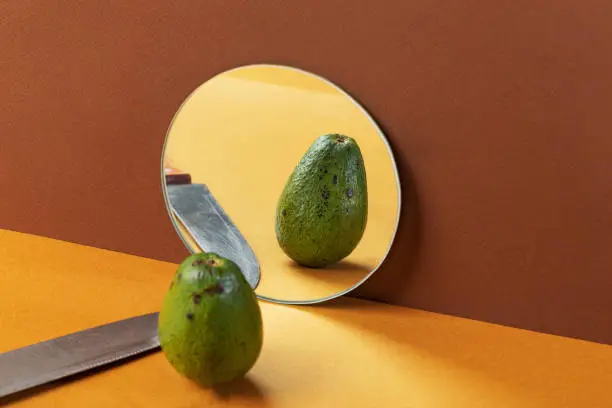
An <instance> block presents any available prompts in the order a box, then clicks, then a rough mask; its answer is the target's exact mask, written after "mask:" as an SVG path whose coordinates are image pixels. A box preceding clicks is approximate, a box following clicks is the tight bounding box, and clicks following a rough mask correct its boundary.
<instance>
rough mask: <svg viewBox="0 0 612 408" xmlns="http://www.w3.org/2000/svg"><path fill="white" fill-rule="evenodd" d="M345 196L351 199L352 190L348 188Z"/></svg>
mask: <svg viewBox="0 0 612 408" xmlns="http://www.w3.org/2000/svg"><path fill="white" fill-rule="evenodd" d="M346 196H347V197H348V198H351V197H352V196H353V189H352V188H349V189H348V190H347V191H346Z"/></svg>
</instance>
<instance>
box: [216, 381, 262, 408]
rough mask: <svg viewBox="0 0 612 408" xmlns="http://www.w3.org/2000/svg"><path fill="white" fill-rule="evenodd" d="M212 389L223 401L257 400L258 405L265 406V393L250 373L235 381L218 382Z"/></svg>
mask: <svg viewBox="0 0 612 408" xmlns="http://www.w3.org/2000/svg"><path fill="white" fill-rule="evenodd" d="M212 391H213V393H214V395H215V396H216V397H217V398H218V399H220V400H223V401H227V402H229V401H233V402H237V401H235V400H238V401H242V402H246V401H250V402H257V404H258V406H265V399H266V396H265V393H264V392H263V390H262V389H261V387H260V386H259V385H258V384H257V382H255V380H253V379H252V378H250V377H249V375H248V374H247V375H246V376H245V377H241V378H238V379H236V380H234V381H230V382H227V383H223V384H217V385H215V386H214V387H213V388H212Z"/></svg>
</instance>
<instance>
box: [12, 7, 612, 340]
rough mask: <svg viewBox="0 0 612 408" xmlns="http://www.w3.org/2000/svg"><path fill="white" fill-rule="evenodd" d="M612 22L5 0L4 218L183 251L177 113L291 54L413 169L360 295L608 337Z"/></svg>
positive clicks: (590, 12) (448, 10)
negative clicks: (177, 230) (191, 100)
mask: <svg viewBox="0 0 612 408" xmlns="http://www.w3.org/2000/svg"><path fill="white" fill-rule="evenodd" d="M120 3H123V4H120ZM177 3H178V4H177ZM358 3H362V4H361V5H359V6H357V4H358ZM610 21H612V4H611V3H609V2H605V1H595V0H581V1H578V0H565V1H555V2H550V1H546V2H545V1H539V2H533V1H509V0H508V1H505V0H504V1H495V2H489V1H484V0H467V1H461V2H456V1H440V2H432V1H424V0H413V1H403V0H402V1H386V2H354V1H337V0H310V1H305V2H293V1H280V0H278V1H269V0H268V1H258V2H244V1H192V2H168V1H165V0H146V1H136V0H133V1H130V2H107V1H88V2H80V4H79V5H77V3H76V2H73V1H69V0H62V1H60V0H56V1H53V2H43V1H38V2H35V1H28V0H21V1H3V2H0V50H1V52H0V90H1V91H0V92H1V93H0V141H1V145H0V163H1V164H0V166H1V167H0V169H1V171H0V194H1V196H0V197H1V198H0V227H2V228H9V229H14V230H18V231H24V232H30V233H35V234H41V235H45V236H50V237H55V238H60V239H64V240H69V241H75V242H80V243H84V244H87V245H93V246H98V247H102V248H109V249H113V250H119V251H124V252H128V253H132V254H137V255H142V256H147V257H153V258H158V259H163V260H170V261H177V262H178V261H180V259H181V258H182V257H183V256H184V255H185V254H186V252H185V250H184V249H183V248H182V246H181V242H180V241H179V239H178V238H177V237H176V236H175V234H174V231H173V229H172V227H171V225H170V222H169V220H168V217H167V215H166V212H165V208H164V205H163V200H162V195H161V191H160V184H159V181H160V176H159V161H160V153H161V148H162V143H163V138H164V135H165V131H166V129H167V127H168V124H169V122H170V120H171V118H172V115H173V114H174V112H175V110H176V109H177V107H178V105H179V104H180V103H181V102H182V100H183V99H184V98H185V97H186V96H187V94H188V93H189V92H191V90H192V89H194V88H195V87H196V86H197V85H199V84H200V83H201V82H203V81H205V80H206V79H207V78H209V77H210V76H212V75H214V74H215V73H217V72H219V71H222V70H225V69H228V68H231V67H234V66H236V65H240V64H249V63H256V62H277V63H282V64H290V65H296V66H298V67H301V68H304V69H307V70H311V71H313V72H315V73H318V74H321V75H323V76H326V77H328V78H329V79H331V80H332V81H335V82H337V83H338V84H339V85H340V86H342V87H344V88H345V89H347V90H348V91H349V92H350V93H352V94H354V95H355V96H356V97H357V98H358V99H360V100H361V101H362V102H363V103H364V104H365V106H366V107H367V108H368V109H369V110H370V111H371V112H372V114H373V115H374V116H376V117H377V119H378V120H379V122H380V123H381V124H382V126H383V127H384V128H385V129H386V132H387V133H388V137H389V139H390V141H391V143H392V144H393V146H394V148H395V150H396V153H397V156H398V160H399V161H400V166H401V176H402V181H403V182H404V183H406V185H408V184H411V183H412V182H413V184H412V185H413V186H414V187H415V188H414V189H413V188H408V187H406V190H408V193H407V195H406V197H405V200H406V201H407V202H410V201H412V200H411V197H417V200H416V203H418V206H417V207H413V206H408V207H406V208H405V209H404V212H405V214H406V215H407V216H405V217H404V218H403V220H402V222H401V226H400V233H399V236H398V239H397V241H396V246H395V248H394V250H393V252H392V254H391V257H390V259H389V260H388V262H387V263H386V265H385V266H384V268H383V269H382V270H381V271H380V272H379V274H377V275H376V276H375V277H374V278H373V279H372V281H371V282H369V283H368V284H367V285H366V286H365V287H364V288H363V289H362V290H360V295H361V296H364V297H369V298H374V299H379V300H384V301H389V302H394V303H399V304H404V305H409V306H414V307H418V308H424V309H428V310H433V311H438V312H444V313H451V314H456V315H461V316H468V317H472V318H476V319H481V320H488V321H493V322H497V323H501V324H507V325H513V326H519V327H523V328H528V329H534V330H539V331H544V332H551V333H558V334H563V335H567V336H575V337H581V338H585V339H590V340H596V341H601V342H607V343H612V325H611V319H610V310H612V296H610V293H611V292H612V274H611V273H610V271H611V269H612V251H611V250H610V244H611V243H612V242H611V239H610V237H611V232H610V231H612V229H611V228H612V217H611V215H612V214H611V210H610V208H611V206H610V200H611V199H612V184H611V183H610V172H611V170H612V160H611V156H612V115H611V114H610V108H611V106H612V24H610ZM410 191H416V195H414V196H411V194H410ZM412 208H418V216H416V217H415V216H412V215H410V214H415V213H414V212H413V211H412V210H411V209H412ZM411 254H412V255H414V256H411Z"/></svg>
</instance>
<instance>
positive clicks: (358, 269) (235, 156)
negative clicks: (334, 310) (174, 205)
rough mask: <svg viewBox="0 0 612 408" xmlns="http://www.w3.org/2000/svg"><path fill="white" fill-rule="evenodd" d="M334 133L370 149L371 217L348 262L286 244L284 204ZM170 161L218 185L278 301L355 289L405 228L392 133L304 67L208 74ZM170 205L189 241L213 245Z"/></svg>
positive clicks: (177, 124)
mask: <svg viewBox="0 0 612 408" xmlns="http://www.w3.org/2000/svg"><path fill="white" fill-rule="evenodd" d="M330 133H340V134H344V135H347V136H349V137H351V138H353V139H355V140H356V141H357V143H358V145H359V147H360V149H361V153H362V155H363V160H364V164H365V170H366V175H367V192H368V217H367V224H366V228H365V231H364V234H363V236H362V238H361V240H360V241H359V243H358V245H357V246H356V247H355V249H354V250H353V252H352V253H350V255H348V256H347V257H346V258H344V259H343V260H342V261H340V262H338V263H336V264H333V265H329V266H327V267H324V268H307V267H302V266H299V265H298V264H296V263H295V262H293V261H292V260H291V259H289V258H288V256H287V255H286V254H285V253H284V252H283V251H282V250H281V248H280V246H279V244H278V241H277V239H276V235H275V216H276V208H277V203H278V200H279V197H280V194H281V192H282V190H283V188H284V186H285V183H286V182H287V179H288V177H289V176H290V175H291V173H292V171H293V170H294V168H295V166H296V165H297V164H298V162H299V161H300V159H301V158H302V156H303V155H304V154H305V153H306V151H307V150H308V148H309V147H310V146H311V145H312V144H313V142H314V141H315V140H316V139H317V138H318V137H319V136H321V135H324V134H330ZM162 164H163V168H164V169H169V168H172V169H176V170H178V171H180V172H185V173H188V174H189V175H190V177H191V182H192V183H202V184H205V185H206V186H207V187H208V188H209V189H210V191H211V193H212V194H213V195H214V197H215V199H216V200H217V201H218V203H219V204H220V205H221V207H222V208H223V209H224V210H225V212H226V213H227V214H228V215H229V217H230V218H231V220H232V221H233V222H234V224H235V225H236V227H237V228H238V229H239V231H240V232H241V233H242V234H243V235H244V237H245V238H246V240H247V241H248V244H249V245H250V246H251V248H252V249H253V251H254V253H255V256H256V258H257V260H258V261H259V265H260V273H261V276H260V280H259V283H258V285H257V287H256V293H257V295H258V296H260V297H262V298H265V299H268V300H272V301H279V302H287V303H313V302H318V301H322V300H326V299H330V298H333V297H336V296H338V295H341V294H344V293H347V292H348V291H350V290H352V289H354V288H355V287H356V286H358V285H359V284H360V283H362V282H363V281H364V280H365V279H366V278H367V277H368V276H369V275H370V274H371V273H373V272H374V271H375V270H376V269H377V268H378V267H379V266H380V264H381V263H382V262H383V260H384V258H385V257H386V256H387V253H388V250H389V248H390V246H391V244H392V241H393V238H394V236H395V231H396V228H397V222H398V218H399V213H400V187H399V182H398V178H397V170H396V166H395V162H394V159H393V156H392V153H391V151H390V148H389V146H388V144H387V142H386V140H385V138H384V135H383V134H382V132H381V131H380V129H379V128H378V127H377V126H376V124H375V123H374V122H373V120H372V119H371V117H370V116H369V115H368V114H367V113H366V112H365V110H364V109H363V108H362V107H361V106H360V105H359V104H358V103H357V102H355V101H354V100H353V99H352V98H351V97H349V96H348V95H347V94H346V93H345V92H344V91H342V90H341V89H340V88H338V87H337V86H336V85H334V84H332V83H330V82H329V81H327V80H325V79H323V78H321V77H319V76H317V75H313V74H310V73H307V72H305V71H302V70H299V69H295V68H291V67H284V66H277V65H249V66H244V67H239V68H236V69H233V70H230V71H227V72H224V73H221V74H219V75H217V76H215V77H213V78H212V79H210V80H208V81H207V82H205V83H204V84H203V85H201V86H200V87H198V88H197V89H196V90H195V91H194V92H193V93H192V94H191V95H190V96H189V97H188V98H187V100H186V101H185V102H184V103H183V105H182V106H181V107H180V109H179V111H178V112H177V114H176V116H175V118H174V119H173V121H172V123H171V125H170V128H169V131H168V135H167V139H166V144H165V146H164V155H163V163H162ZM164 187H165V184H164ZM166 204H167V205H168V199H167V196H166ZM170 214H171V217H172V218H173V222H174V224H175V226H176V228H177V231H178V232H179V234H181V235H182V238H183V240H184V242H185V243H186V245H188V247H189V249H190V250H191V251H192V252H200V251H206V250H207V249H206V248H200V247H199V246H198V245H197V244H196V243H195V241H194V240H193V239H192V238H191V237H190V236H189V234H188V233H187V231H186V229H185V228H184V226H183V225H181V223H180V222H179V221H178V219H177V218H176V217H175V216H174V214H173V213H172V212H170Z"/></svg>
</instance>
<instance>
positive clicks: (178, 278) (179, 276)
mask: <svg viewBox="0 0 612 408" xmlns="http://www.w3.org/2000/svg"><path fill="white" fill-rule="evenodd" d="M182 277H183V275H182V274H181V273H179V274H178V275H176V281H177V282H180V280H181V278H182Z"/></svg>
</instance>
